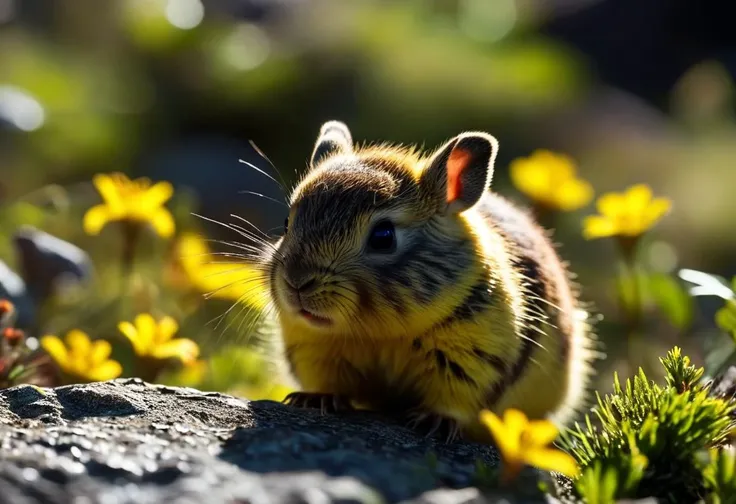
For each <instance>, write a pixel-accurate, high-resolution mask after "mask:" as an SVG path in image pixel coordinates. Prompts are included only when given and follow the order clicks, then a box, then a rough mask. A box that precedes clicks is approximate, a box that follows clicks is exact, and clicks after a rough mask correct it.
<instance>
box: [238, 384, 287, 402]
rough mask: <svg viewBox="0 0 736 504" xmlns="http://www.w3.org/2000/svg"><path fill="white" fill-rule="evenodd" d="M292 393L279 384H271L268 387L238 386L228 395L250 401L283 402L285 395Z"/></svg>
mask: <svg viewBox="0 0 736 504" xmlns="http://www.w3.org/2000/svg"><path fill="white" fill-rule="evenodd" d="M292 392H294V389H292V388H291V387H287V386H286V385H283V384H281V383H273V384H268V385H238V386H236V387H234V388H233V389H232V390H230V391H229V392H228V393H230V394H232V395H235V396H238V397H245V398H246V399H248V400H250V401H260V400H268V401H276V402H281V401H283V400H284V399H285V398H286V396H287V395H289V394H290V393H292Z"/></svg>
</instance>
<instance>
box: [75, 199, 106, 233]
mask: <svg viewBox="0 0 736 504" xmlns="http://www.w3.org/2000/svg"><path fill="white" fill-rule="evenodd" d="M111 217H112V214H111V213H110V209H109V208H108V207H107V205H96V206H93V207H92V208H90V209H89V210H87V212H86V213H85V214H84V218H83V220H82V226H83V227H84V232H85V233H87V234H88V235H97V234H99V233H100V231H102V228H103V227H105V225H106V224H107V223H108V222H110V220H112V219H111Z"/></svg>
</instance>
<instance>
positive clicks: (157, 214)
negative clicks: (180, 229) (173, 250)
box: [149, 207, 176, 238]
mask: <svg viewBox="0 0 736 504" xmlns="http://www.w3.org/2000/svg"><path fill="white" fill-rule="evenodd" d="M149 222H150V223H151V225H152V226H153V229H155V230H156V233H158V235H159V236H161V237H162V238H169V237H170V236H171V235H173V234H174V230H175V229H176V224H175V223H174V216H173V215H171V212H169V211H168V210H167V209H166V208H164V207H161V208H159V209H157V210H155V211H154V212H153V214H152V215H151V216H150V219H149Z"/></svg>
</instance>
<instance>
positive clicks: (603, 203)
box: [596, 192, 626, 217]
mask: <svg viewBox="0 0 736 504" xmlns="http://www.w3.org/2000/svg"><path fill="white" fill-rule="evenodd" d="M596 207H597V208H598V213H600V214H601V215H604V216H606V217H616V216H617V215H620V214H621V213H622V212H623V211H625V210H624V209H625V208H626V200H625V199H624V195H623V194H621V193H614V192H610V193H606V194H604V195H603V196H601V197H600V198H598V202H597V204H596Z"/></svg>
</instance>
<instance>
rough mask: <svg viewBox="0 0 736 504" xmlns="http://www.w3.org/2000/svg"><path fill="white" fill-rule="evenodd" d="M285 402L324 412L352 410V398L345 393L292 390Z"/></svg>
mask: <svg viewBox="0 0 736 504" xmlns="http://www.w3.org/2000/svg"><path fill="white" fill-rule="evenodd" d="M284 404H287V405H289V406H294V407H295V408H314V409H319V410H320V411H321V412H322V414H323V415H324V414H325V413H339V412H341V411H351V410H352V409H353V405H352V404H350V399H348V398H347V397H345V396H343V395H337V394H321V393H319V392H292V393H291V394H289V395H287V396H286V398H284Z"/></svg>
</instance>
